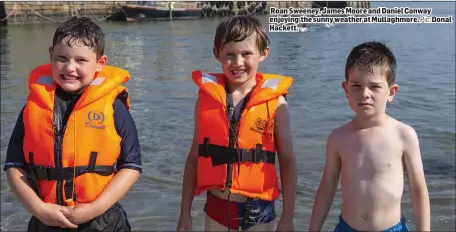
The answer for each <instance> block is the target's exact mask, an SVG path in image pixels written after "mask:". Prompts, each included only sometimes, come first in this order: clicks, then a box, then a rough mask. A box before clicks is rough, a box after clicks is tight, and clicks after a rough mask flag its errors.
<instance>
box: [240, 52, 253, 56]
mask: <svg viewBox="0 0 456 232" xmlns="http://www.w3.org/2000/svg"><path fill="white" fill-rule="evenodd" d="M250 55H253V53H252V52H244V53H242V56H250Z"/></svg>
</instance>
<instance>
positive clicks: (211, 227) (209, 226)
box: [204, 214, 239, 231]
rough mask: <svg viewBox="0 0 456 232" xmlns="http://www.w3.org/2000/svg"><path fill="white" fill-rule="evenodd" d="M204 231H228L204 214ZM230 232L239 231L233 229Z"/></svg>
mask: <svg viewBox="0 0 456 232" xmlns="http://www.w3.org/2000/svg"><path fill="white" fill-rule="evenodd" d="M204 231H228V227H226V226H223V225H222V224H220V223H218V222H216V221H215V220H213V219H212V218H211V217H209V216H208V215H207V214H206V217H205V220H204ZM230 231H239V230H235V229H230Z"/></svg>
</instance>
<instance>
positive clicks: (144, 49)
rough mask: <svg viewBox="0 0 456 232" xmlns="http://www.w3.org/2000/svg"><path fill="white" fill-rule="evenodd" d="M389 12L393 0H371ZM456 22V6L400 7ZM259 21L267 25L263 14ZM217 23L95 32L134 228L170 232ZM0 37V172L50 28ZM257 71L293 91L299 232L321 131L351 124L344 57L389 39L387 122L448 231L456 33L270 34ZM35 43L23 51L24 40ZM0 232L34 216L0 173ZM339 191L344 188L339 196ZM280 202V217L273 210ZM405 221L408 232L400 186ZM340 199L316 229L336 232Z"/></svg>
mask: <svg viewBox="0 0 456 232" xmlns="http://www.w3.org/2000/svg"><path fill="white" fill-rule="evenodd" d="M380 4H381V5H388V6H397V5H398V3H394V4H393V3H378V2H372V6H373V7H374V6H378V5H380ZM402 5H403V6H407V5H411V6H414V7H423V6H426V7H433V8H434V11H433V14H437V15H450V14H451V15H453V17H454V15H455V5H454V3H449V2H447V3H422V2H420V3H404V4H401V6H402ZM261 19H262V21H263V22H265V23H266V22H267V17H266V16H264V17H261ZM218 22H219V20H217V19H215V20H213V19H204V20H191V21H174V22H167V21H165V22H144V23H133V24H127V23H101V24H100V25H101V26H102V27H103V30H104V31H105V32H106V33H107V49H106V52H107V55H108V62H109V63H110V64H112V65H117V66H121V67H124V68H127V69H128V70H129V71H130V73H131V75H132V80H131V81H130V82H129V83H127V87H129V89H130V92H131V95H132V110H131V112H132V115H133V117H134V119H135V121H136V124H137V126H138V133H139V138H140V142H141V148H142V154H143V167H144V172H143V174H142V176H141V179H140V181H139V182H138V183H137V184H136V185H135V186H134V187H133V189H132V190H131V191H130V192H129V193H128V195H127V196H126V197H125V198H124V200H122V205H123V206H124V207H125V209H126V210H127V212H128V216H129V219H130V222H131V225H132V227H133V229H134V230H151V229H153V230H173V229H175V226H176V223H177V219H178V215H179V210H180V189H181V184H182V175H183V168H184V163H185V157H186V155H187V153H188V150H189V148H190V143H191V136H192V130H193V121H192V120H193V118H192V116H193V106H194V103H195V99H196V96H197V92H196V91H197V89H196V86H195V85H194V84H193V83H192V81H191V79H190V73H191V70H194V69H202V70H204V71H220V66H219V65H218V64H217V63H216V61H215V60H214V59H213V56H212V42H213V33H214V30H215V27H216V25H217V23H218ZM0 30H2V31H1V33H0V53H1V100H2V101H1V129H2V133H1V164H2V166H3V164H4V158H5V154H6V149H7V145H8V142H9V137H10V135H11V131H12V128H13V127H14V123H15V121H16V118H17V115H18V113H19V111H20V109H21V108H22V106H23V104H24V102H25V99H26V96H27V74H28V72H29V71H30V69H32V68H33V67H34V66H36V65H38V64H40V63H44V62H48V54H47V49H48V46H49V45H50V42H51V40H52V35H53V32H54V30H55V25H52V24H49V25H33V26H11V27H9V28H7V29H5V28H1V29H0ZM269 35H270V38H271V41H272V44H271V53H270V55H269V58H268V59H267V60H266V61H265V62H264V63H263V64H262V65H261V66H260V70H261V71H262V72H265V73H278V74H282V75H288V76H291V77H293V78H294V80H295V82H294V85H293V86H292V89H291V91H290V94H289V104H290V110H291V117H292V127H293V128H292V130H293V136H294V138H293V139H294V143H295V144H294V149H295V151H296V156H297V162H298V163H297V165H298V183H299V184H298V189H297V202H296V218H295V225H296V229H297V230H306V229H307V228H308V223H309V220H310V213H311V209H312V208H311V207H312V205H313V198H314V194H315V192H316V190H317V188H318V184H319V181H320V178H321V174H322V170H323V167H324V150H325V141H326V137H327V136H328V134H329V132H330V131H331V130H332V129H333V128H335V127H337V126H338V125H340V124H342V123H344V122H346V121H348V120H349V119H350V117H351V116H352V115H353V114H352V112H351V110H350V108H349V106H348V104H347V102H346V98H345V96H344V93H343V91H342V88H341V86H340V83H341V81H342V80H343V79H344V68H345V67H344V66H345V59H346V56H347V55H348V53H349V52H350V49H351V48H352V47H353V46H356V45H357V44H359V43H361V42H364V41H367V40H378V41H382V42H386V43H387V45H389V46H390V47H391V49H392V51H393V52H394V54H395V55H396V59H397V64H398V68H397V83H398V85H399V86H400V89H399V92H398V94H397V96H396V97H395V100H394V102H393V103H392V104H391V105H390V106H389V108H388V113H389V114H390V115H391V116H393V117H395V118H397V119H399V120H402V121H403V122H405V123H407V124H410V125H411V126H413V127H414V128H415V129H416V131H417V133H418V135H419V138H420V143H421V144H420V145H421V149H422V156H423V160H424V168H425V172H426V179H427V183H428V188H429V192H430V197H431V217H432V229H433V230H442V231H444V230H447V231H448V230H455V193H456V191H455V179H456V178H455V161H456V160H455V142H454V141H455V137H456V136H455V24H396V25H387V24H381V25H378V24H340V25H337V26H336V27H334V28H329V29H328V28H323V27H318V25H316V27H315V28H312V30H311V32H309V33H269ZM32 38H34V41H33V42H31V39H32ZM1 180H2V182H1V206H2V207H1V229H2V230H8V231H11V230H25V229H26V226H27V221H28V219H29V217H30V215H29V214H28V213H27V212H26V211H25V210H24V208H23V207H22V206H21V205H20V203H19V202H18V201H17V200H16V198H15V197H14V196H13V195H12V193H11V191H10V188H9V187H8V185H7V181H6V175H5V173H4V172H2V173H1ZM339 190H340V189H339ZM203 206H204V196H198V197H196V198H195V200H194V203H193V212H192V213H193V216H194V220H193V223H194V229H196V230H202V229H203V228H204V227H203V225H204V214H203V213H202V208H203ZM281 206H282V205H281V201H280V200H279V201H278V203H277V210H278V213H279V214H280V212H281ZM403 209H404V214H405V216H406V217H407V219H408V220H409V223H411V225H410V227H411V229H414V228H415V227H414V225H413V215H412V209H411V203H410V197H409V195H408V187H407V186H406V188H405V192H404V197H403ZM339 211H340V192H339V191H338V192H337V195H336V197H335V199H334V203H333V206H332V208H331V211H330V213H329V215H328V218H327V221H326V224H325V226H324V228H323V230H332V229H333V228H334V226H335V224H336V223H337V219H338V218H337V216H338V215H339Z"/></svg>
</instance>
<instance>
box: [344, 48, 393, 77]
mask: <svg viewBox="0 0 456 232" xmlns="http://www.w3.org/2000/svg"><path fill="white" fill-rule="evenodd" d="M354 67H357V68H358V69H360V70H363V71H368V72H370V73H373V72H374V71H375V70H374V69H380V70H381V71H382V72H383V73H384V74H385V76H386V81H387V82H388V85H389V86H391V85H392V84H394V82H395V81H396V58H395V57H394V54H393V53H392V52H391V50H390V49H389V48H388V47H387V46H386V45H385V44H383V43H380V42H376V41H370V42H365V43H362V44H359V45H358V46H356V47H354V48H353V49H352V51H351V52H350V54H349V55H348V57H347V63H346V64H345V80H346V81H348V74H349V71H350V69H352V68H354Z"/></svg>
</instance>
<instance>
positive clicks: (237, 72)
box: [232, 70, 245, 75]
mask: <svg viewBox="0 0 456 232" xmlns="http://www.w3.org/2000/svg"><path fill="white" fill-rule="evenodd" d="M232 72H233V74H234V75H241V74H243V73H244V72H245V70H233V71H232Z"/></svg>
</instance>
